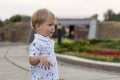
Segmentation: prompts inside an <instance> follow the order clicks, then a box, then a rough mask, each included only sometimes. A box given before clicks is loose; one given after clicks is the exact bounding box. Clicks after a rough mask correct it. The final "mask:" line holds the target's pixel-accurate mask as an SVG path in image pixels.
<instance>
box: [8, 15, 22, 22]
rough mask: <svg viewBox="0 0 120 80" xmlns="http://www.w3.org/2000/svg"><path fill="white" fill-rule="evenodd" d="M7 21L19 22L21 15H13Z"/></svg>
mask: <svg viewBox="0 0 120 80" xmlns="http://www.w3.org/2000/svg"><path fill="white" fill-rule="evenodd" d="M9 21H10V22H19V21H21V16H20V15H14V16H12V17H10V19H9Z"/></svg>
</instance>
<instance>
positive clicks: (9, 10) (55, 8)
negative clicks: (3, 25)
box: [0, 0, 120, 20]
mask: <svg viewBox="0 0 120 80" xmlns="http://www.w3.org/2000/svg"><path fill="white" fill-rule="evenodd" d="M40 8H47V9H49V10H50V11H52V12H53V13H54V14H55V15H56V16H57V17H58V18H88V17H90V16H92V15H94V14H98V19H99V20H103V14H104V13H106V12H107V10H109V9H111V10H113V11H114V12H115V13H116V14H117V13H120V0H0V19H1V20H5V19H7V18H10V17H11V16H13V15H16V14H21V15H28V16H31V15H32V14H33V13H34V12H35V11H36V10H38V9H40Z"/></svg>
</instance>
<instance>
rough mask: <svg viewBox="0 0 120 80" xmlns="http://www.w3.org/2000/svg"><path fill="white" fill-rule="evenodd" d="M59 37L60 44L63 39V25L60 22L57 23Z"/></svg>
mask: <svg viewBox="0 0 120 80" xmlns="http://www.w3.org/2000/svg"><path fill="white" fill-rule="evenodd" d="M57 38H58V44H59V45H60V44H61V40H62V25H61V24H58V25H57Z"/></svg>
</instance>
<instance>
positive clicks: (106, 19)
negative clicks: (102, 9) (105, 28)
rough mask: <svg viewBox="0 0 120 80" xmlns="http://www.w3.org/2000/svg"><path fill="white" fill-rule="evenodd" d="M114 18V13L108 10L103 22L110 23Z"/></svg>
mask: <svg viewBox="0 0 120 80" xmlns="http://www.w3.org/2000/svg"><path fill="white" fill-rule="evenodd" d="M114 17H115V13H114V12H113V11H112V10H111V9H109V10H108V11H107V12H106V13H105V14H104V20H105V21H111V20H113V18H114Z"/></svg>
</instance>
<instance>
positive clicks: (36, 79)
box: [29, 34, 59, 80]
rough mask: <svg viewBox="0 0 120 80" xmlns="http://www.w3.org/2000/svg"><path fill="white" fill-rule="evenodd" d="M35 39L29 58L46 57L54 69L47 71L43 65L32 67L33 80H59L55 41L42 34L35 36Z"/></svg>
mask: <svg viewBox="0 0 120 80" xmlns="http://www.w3.org/2000/svg"><path fill="white" fill-rule="evenodd" d="M34 37H35V39H34V40H33V42H32V43H31V44H30V46H29V56H44V57H46V58H47V59H48V60H49V61H50V62H51V63H52V67H50V69H46V70H45V69H44V68H42V65H41V63H39V64H37V65H35V66H34V65H31V69H30V75H31V80H59V76H58V69H57V60H56V56H55V52H54V41H53V40H51V39H50V38H47V37H44V36H42V35H40V34H35V35H34Z"/></svg>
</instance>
